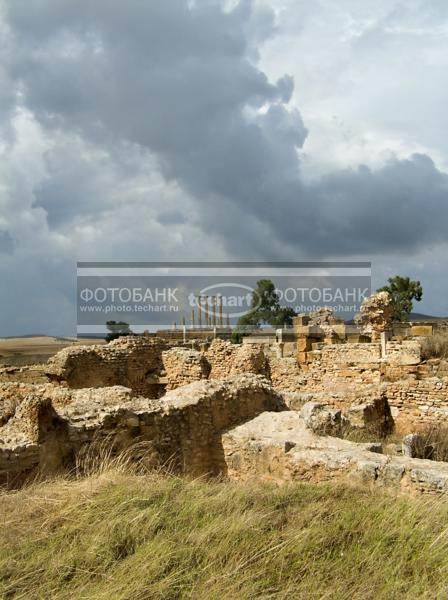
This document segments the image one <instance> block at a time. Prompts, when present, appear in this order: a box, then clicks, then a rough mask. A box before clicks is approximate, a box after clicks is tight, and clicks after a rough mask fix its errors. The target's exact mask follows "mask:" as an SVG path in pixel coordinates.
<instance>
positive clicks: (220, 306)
mask: <svg viewBox="0 0 448 600" xmlns="http://www.w3.org/2000/svg"><path fill="white" fill-rule="evenodd" d="M218 301H219V326H220V327H222V326H223V325H224V323H223V320H222V296H221V295H219V296H218Z"/></svg>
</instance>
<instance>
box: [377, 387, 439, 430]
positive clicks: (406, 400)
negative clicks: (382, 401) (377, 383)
mask: <svg viewBox="0 0 448 600" xmlns="http://www.w3.org/2000/svg"><path fill="white" fill-rule="evenodd" d="M385 395H386V398H387V401H388V403H389V405H390V408H391V412H392V416H393V419H394V422H395V426H396V428H397V430H398V431H401V432H409V431H417V430H418V429H421V428H422V427H423V426H425V425H440V424H442V423H443V424H445V425H447V424H448V378H447V377H443V378H438V377H434V378H429V379H422V380H415V379H414V380H406V381H397V382H392V383H389V384H387V388H386V391H385Z"/></svg>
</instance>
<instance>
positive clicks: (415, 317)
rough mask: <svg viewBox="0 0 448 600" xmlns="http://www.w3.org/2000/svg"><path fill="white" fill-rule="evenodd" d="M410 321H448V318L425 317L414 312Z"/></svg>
mask: <svg viewBox="0 0 448 600" xmlns="http://www.w3.org/2000/svg"><path fill="white" fill-rule="evenodd" d="M409 320H410V321H448V317H433V316H432V315H424V314H422V313H417V312H412V313H411V314H410V315H409Z"/></svg>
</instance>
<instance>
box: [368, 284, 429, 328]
mask: <svg viewBox="0 0 448 600" xmlns="http://www.w3.org/2000/svg"><path fill="white" fill-rule="evenodd" d="M387 281H388V284H387V285H385V286H383V287H382V288H380V289H379V290H378V292H388V293H389V294H390V296H391V298H392V307H393V319H394V321H409V315H410V313H411V312H412V308H413V302H412V301H413V300H416V301H417V302H420V300H421V299H422V297H423V288H422V285H421V283H420V281H413V280H412V279H410V278H409V277H401V275H395V277H389V279H388V280H387Z"/></svg>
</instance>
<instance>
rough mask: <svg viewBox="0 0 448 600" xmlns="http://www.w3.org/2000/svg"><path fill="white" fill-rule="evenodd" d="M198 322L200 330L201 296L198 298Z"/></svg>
mask: <svg viewBox="0 0 448 600" xmlns="http://www.w3.org/2000/svg"><path fill="white" fill-rule="evenodd" d="M198 321H199V329H202V296H198Z"/></svg>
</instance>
